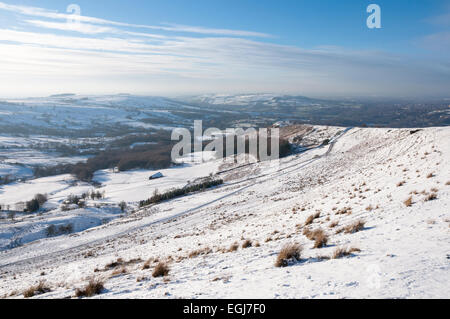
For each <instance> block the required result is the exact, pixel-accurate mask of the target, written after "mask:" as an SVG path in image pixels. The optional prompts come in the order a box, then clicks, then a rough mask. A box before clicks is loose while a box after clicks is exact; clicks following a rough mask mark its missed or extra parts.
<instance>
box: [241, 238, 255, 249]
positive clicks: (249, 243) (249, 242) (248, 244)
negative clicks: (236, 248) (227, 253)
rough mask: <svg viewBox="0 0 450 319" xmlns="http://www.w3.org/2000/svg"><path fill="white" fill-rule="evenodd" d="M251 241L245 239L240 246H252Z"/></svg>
mask: <svg viewBox="0 0 450 319" xmlns="http://www.w3.org/2000/svg"><path fill="white" fill-rule="evenodd" d="M252 245H253V244H252V241H251V240H250V239H247V240H246V241H244V242H243V243H242V248H244V249H245V248H250V247H252Z"/></svg>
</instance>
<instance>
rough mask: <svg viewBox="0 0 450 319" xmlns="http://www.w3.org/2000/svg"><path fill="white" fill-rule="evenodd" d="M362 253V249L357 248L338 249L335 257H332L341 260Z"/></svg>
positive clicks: (334, 254) (334, 253)
mask: <svg viewBox="0 0 450 319" xmlns="http://www.w3.org/2000/svg"><path fill="white" fill-rule="evenodd" d="M356 252H358V253H359V252H361V249H359V248H355V247H350V248H346V247H338V248H336V249H335V250H334V252H333V255H332V256H331V258H332V259H339V258H342V257H347V256H350V255H352V254H353V253H356Z"/></svg>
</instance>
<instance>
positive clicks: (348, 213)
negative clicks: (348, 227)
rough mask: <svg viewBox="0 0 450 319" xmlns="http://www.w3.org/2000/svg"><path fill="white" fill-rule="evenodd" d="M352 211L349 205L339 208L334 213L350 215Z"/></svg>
mask: <svg viewBox="0 0 450 319" xmlns="http://www.w3.org/2000/svg"><path fill="white" fill-rule="evenodd" d="M351 213H352V209H351V208H350V207H344V208H341V209H340V210H338V211H337V212H336V215H350V214H351Z"/></svg>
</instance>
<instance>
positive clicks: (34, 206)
mask: <svg viewBox="0 0 450 319" xmlns="http://www.w3.org/2000/svg"><path fill="white" fill-rule="evenodd" d="M46 202H47V195H44V194H36V195H35V196H34V198H33V199H32V200H30V201H27V202H25V211H26V212H28V213H34V212H37V211H38V210H39V209H41V208H42V206H43V205H44V204H45V203H46Z"/></svg>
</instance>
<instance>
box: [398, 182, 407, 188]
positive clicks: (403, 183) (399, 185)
mask: <svg viewBox="0 0 450 319" xmlns="http://www.w3.org/2000/svg"><path fill="white" fill-rule="evenodd" d="M403 185H405V181H401V182H398V183H397V187H402V186H403Z"/></svg>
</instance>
